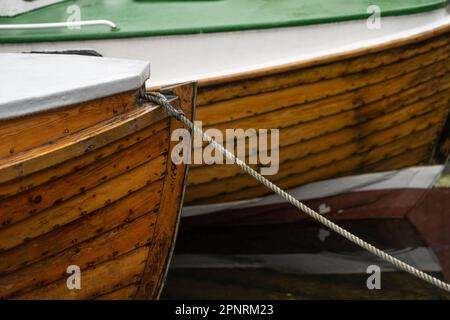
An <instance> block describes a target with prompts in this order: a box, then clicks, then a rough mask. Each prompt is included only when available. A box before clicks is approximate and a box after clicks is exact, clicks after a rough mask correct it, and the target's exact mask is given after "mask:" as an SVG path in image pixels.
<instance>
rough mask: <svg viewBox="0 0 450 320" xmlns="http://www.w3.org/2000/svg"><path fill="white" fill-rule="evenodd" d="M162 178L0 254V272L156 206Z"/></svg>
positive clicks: (49, 252)
mask: <svg viewBox="0 0 450 320" xmlns="http://www.w3.org/2000/svg"><path fill="white" fill-rule="evenodd" d="M162 187H163V181H162V180H158V181H156V182H154V183H152V184H151V185H149V186H145V187H144V188H142V189H139V190H138V191H136V192H133V193H132V194H130V195H128V196H127V197H125V198H122V199H120V200H118V201H117V202H114V203H112V204H110V205H109V206H106V207H103V208H101V209H99V210H97V211H95V212H93V213H91V214H89V215H86V216H84V217H80V218H79V219H77V220H75V221H74V222H72V223H70V224H67V225H65V226H61V227H60V228H58V229H55V230H52V231H51V232H49V233H47V234H45V235H42V236H40V237H38V238H36V239H33V240H31V241H29V242H27V243H25V244H23V245H21V246H18V247H15V248H13V249H11V250H8V251H5V252H3V253H1V254H0V276H1V275H3V274H8V273H11V272H13V271H16V270H19V269H20V268H23V267H26V266H28V265H30V264H32V263H35V262H38V261H41V260H43V259H47V258H48V257H51V256H53V255H55V254H58V253H60V252H63V251H64V250H66V249H69V248H72V247H73V246H75V245H77V244H80V243H83V242H84V241H86V240H89V239H90V238H92V237H94V236H98V235H100V234H102V233H104V232H107V231H109V230H112V229H114V228H116V227H118V226H120V225H122V224H126V223H129V222H131V221H133V220H135V219H137V218H139V217H141V216H142V215H144V214H146V213H147V212H152V213H155V214H156V212H157V211H158V210H159V202H160V198H161V190H162Z"/></svg>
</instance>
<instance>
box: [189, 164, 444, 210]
mask: <svg viewBox="0 0 450 320" xmlns="http://www.w3.org/2000/svg"><path fill="white" fill-rule="evenodd" d="M443 170H444V166H443V165H435V166H423V167H411V168H406V169H402V170H397V171H388V172H380V173H370V174H362V175H355V176H349V177H343V178H336V179H330V180H324V181H318V182H313V183H309V184H306V185H303V186H300V187H297V188H294V189H291V190H289V192H290V194H291V195H293V196H294V197H295V198H297V199H298V200H300V201H305V200H313V199H319V198H324V197H331V196H336V195H339V194H343V193H348V192H359V191H375V190H386V189H429V188H431V187H432V186H433V184H434V183H435V182H436V181H437V179H438V178H439V177H440V176H441V174H442V172H443ZM269 179H270V177H269ZM284 202H285V201H284V200H283V199H282V198H280V197H279V196H278V195H275V194H272V195H268V196H266V197H262V198H255V199H251V200H243V201H234V202H226V203H220V204H211V205H198V206H185V207H184V208H183V214H182V216H183V217H193V216H199V215H204V214H209V213H214V212H218V211H223V210H232V209H241V208H249V207H259V206H266V205H272V204H277V203H284Z"/></svg>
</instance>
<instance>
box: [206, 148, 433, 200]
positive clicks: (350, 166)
mask: <svg viewBox="0 0 450 320" xmlns="http://www.w3.org/2000/svg"><path fill="white" fill-rule="evenodd" d="M429 153H430V147H429V146H428V145H426V146H421V147H419V148H416V149H412V150H408V151H407V152H404V153H403V154H401V155H398V156H395V157H393V158H391V159H384V160H382V161H381V162H378V163H376V164H374V165H371V166H366V167H358V165H359V164H360V163H361V161H362V160H364V158H363V157H362V156H357V157H352V158H349V159H345V160H342V161H334V162H332V163H331V164H328V165H326V166H324V167H319V168H317V169H316V170H310V171H307V172H304V173H301V174H292V175H290V176H289V177H286V178H285V179H283V181H276V183H277V184H278V185H279V186H281V187H282V188H286V189H288V188H294V187H296V186H299V185H302V184H306V183H310V182H315V181H320V180H325V179H331V178H334V177H340V176H346V175H352V174H362V173H367V172H377V171H389V170H396V169H401V168H404V167H405V166H416V165H420V164H423V162H424V161H423V159H424V158H426V157H427V156H428V155H429ZM355 168H358V169H357V170H355ZM268 192H269V191H268V189H267V188H266V187H264V186H262V185H257V186H253V187H248V188H245V198H247V197H253V198H256V197H259V196H261V195H264V194H267V193H268ZM235 199H244V194H243V191H242V190H239V191H237V192H236V193H229V194H223V195H220V196H217V197H212V198H210V199H208V202H209V201H211V202H214V203H219V202H221V201H223V202H226V201H234V200H235Z"/></svg>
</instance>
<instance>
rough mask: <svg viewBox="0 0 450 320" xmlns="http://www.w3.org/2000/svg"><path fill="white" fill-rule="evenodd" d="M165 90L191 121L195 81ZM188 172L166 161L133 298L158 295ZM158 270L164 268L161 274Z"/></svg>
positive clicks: (176, 123)
mask: <svg viewBox="0 0 450 320" xmlns="http://www.w3.org/2000/svg"><path fill="white" fill-rule="evenodd" d="M166 90H167V91H171V92H173V93H174V94H175V95H177V96H178V97H180V99H179V100H178V101H177V104H176V106H175V107H177V108H178V109H181V110H182V111H183V112H184V114H185V116H186V117H187V118H188V119H191V120H192V121H194V114H195V110H194V106H195V99H196V90H197V85H196V83H187V84H185V85H184V86H179V87H169V88H166ZM178 128H183V124H182V123H180V122H179V121H178V120H176V119H174V118H173V119H171V122H170V130H171V131H173V130H176V129H178ZM176 144H178V141H171V145H170V149H172V148H173V147H174V146H175V145H176ZM187 171H188V166H187V165H186V164H179V165H175V164H174V163H172V162H171V161H168V162H167V175H166V178H165V181H164V187H163V192H162V198H161V205H160V211H161V213H160V215H159V216H158V219H157V221H156V230H155V233H154V236H153V239H152V243H151V245H150V249H149V255H148V260H147V263H146V266H145V271H144V276H143V285H142V286H140V287H139V289H138V291H137V295H136V297H137V298H138V299H156V298H158V297H159V295H160V294H161V290H162V287H163V284H164V281H165V278H166V274H167V271H168V266H169V262H170V260H171V258H172V253H173V250H174V246H175V238H174V236H173V234H174V232H173V230H174V229H175V230H178V223H179V219H180V216H181V208H182V207H181V203H182V202H183V199H184V189H185V186H186V175H187ZM167 252H169V254H167ZM161 269H163V270H164V271H163V272H162V273H161V271H160V270H161Z"/></svg>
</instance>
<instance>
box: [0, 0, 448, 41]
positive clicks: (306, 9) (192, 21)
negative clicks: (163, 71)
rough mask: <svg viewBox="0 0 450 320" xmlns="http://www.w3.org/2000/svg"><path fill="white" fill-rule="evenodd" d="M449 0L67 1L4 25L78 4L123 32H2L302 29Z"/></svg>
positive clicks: (53, 17)
mask: <svg viewBox="0 0 450 320" xmlns="http://www.w3.org/2000/svg"><path fill="white" fill-rule="evenodd" d="M447 2H448V1H447V0H378V1H377V0H203V1H202V0H193V1H186V0H178V1H177V0H114V1H112V0H97V1H94V0H79V1H74V0H70V1H65V2H63V3H59V4H55V5H51V6H49V7H45V8H41V9H37V10H35V11H32V12H28V13H24V14H21V15H19V16H16V17H12V18H5V17H4V18H0V24H21V23H44V22H64V21H67V19H68V16H69V15H68V14H67V12H66V11H67V8H68V6H69V5H72V4H77V5H78V6H80V8H81V19H82V20H92V19H107V20H111V21H113V22H115V23H116V24H117V26H118V27H119V30H117V31H111V30H110V28H109V27H107V26H94V27H83V28H81V29H78V30H70V29H67V28H62V29H45V30H44V29H40V30H2V31H0V43H14V42H39V41H62V40H90V39H110V38H130V37H142V36H157V35H173V34H193V33H202V32H222V31H235V30H249V29H262V28H274V27H285V26H299V25H308V24H317V23H326V22H335V21H344V20H353V19H364V18H367V17H368V16H369V14H368V13H367V7H368V6H369V5H373V4H375V5H378V6H380V8H381V10H382V15H383V16H393V15H404V14H412V13H418V12H425V11H431V10H434V9H438V8H441V7H444V6H445V5H446V4H447Z"/></svg>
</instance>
